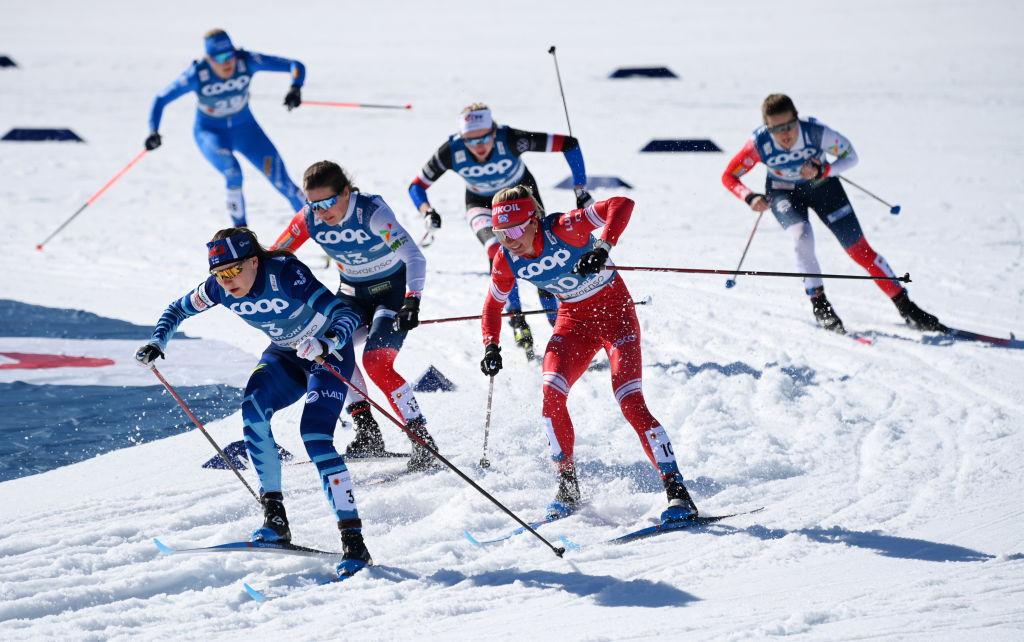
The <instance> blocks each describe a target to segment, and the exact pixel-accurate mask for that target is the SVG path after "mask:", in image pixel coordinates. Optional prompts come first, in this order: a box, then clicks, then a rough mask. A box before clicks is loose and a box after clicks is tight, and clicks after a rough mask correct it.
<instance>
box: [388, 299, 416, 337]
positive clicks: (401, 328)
mask: <svg viewBox="0 0 1024 642" xmlns="http://www.w3.org/2000/svg"><path fill="white" fill-rule="evenodd" d="M419 324H420V298H419V297H418V296H407V297H405V303H404V304H402V309H401V310H399V311H398V314H396V315H395V324H394V327H395V332H408V331H409V330H412V329H413V328H415V327H416V326H418V325H419Z"/></svg>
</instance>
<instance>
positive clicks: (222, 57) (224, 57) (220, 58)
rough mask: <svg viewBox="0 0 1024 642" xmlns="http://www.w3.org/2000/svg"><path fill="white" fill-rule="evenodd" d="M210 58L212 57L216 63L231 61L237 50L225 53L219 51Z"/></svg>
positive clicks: (221, 63)
mask: <svg viewBox="0 0 1024 642" xmlns="http://www.w3.org/2000/svg"><path fill="white" fill-rule="evenodd" d="M210 58H212V59H213V61H214V62H215V63H217V64H219V65H223V64H224V63H226V62H230V61H232V60H234V59H235V52H234V51H225V52H224V53H219V54H217V55H215V56H210Z"/></svg>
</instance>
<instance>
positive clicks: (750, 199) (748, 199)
mask: <svg viewBox="0 0 1024 642" xmlns="http://www.w3.org/2000/svg"><path fill="white" fill-rule="evenodd" d="M758 196H760V197H761V198H764V194H758V193H757V192H751V193H749V194H747V195H746V196H745V197H743V200H745V201H746V202H747V205H750V204H751V203H753V202H754V199H755V198H757V197H758Z"/></svg>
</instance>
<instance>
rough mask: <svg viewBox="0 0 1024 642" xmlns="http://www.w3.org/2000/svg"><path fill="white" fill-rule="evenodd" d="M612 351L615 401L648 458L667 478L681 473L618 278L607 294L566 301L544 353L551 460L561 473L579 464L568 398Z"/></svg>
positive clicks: (625, 292)
mask: <svg viewBox="0 0 1024 642" xmlns="http://www.w3.org/2000/svg"><path fill="white" fill-rule="evenodd" d="M602 348H603V349H604V350H605V352H607V353H608V362H609V364H610V365H611V375H612V387H613V388H614V390H615V399H616V400H617V401H618V402H619V407H620V408H621V410H622V414H623V415H624V416H625V418H626V421H628V422H629V423H630V425H632V426H633V430H635V431H636V433H637V435H638V436H639V437H640V444H641V446H642V447H643V449H644V453H646V455H647V457H648V459H650V460H651V463H652V464H654V466H655V467H656V468H657V469H658V471H659V473H660V474H661V476H662V478H666V477H670V476H672V475H675V474H677V473H678V472H679V468H678V466H677V465H676V460H675V454H674V453H673V451H672V444H671V442H670V441H669V439H668V435H667V434H666V433H665V430H664V428H662V427H661V424H660V423H659V422H658V420H657V419H655V418H654V416H653V415H651V412H650V410H648V409H647V403H646V402H645V401H644V395H643V390H642V387H641V386H642V381H641V378H642V362H641V358H642V357H641V353H640V323H639V321H637V318H636V310H635V309H634V306H633V301H632V298H631V297H630V294H629V290H627V289H626V286H625V284H624V283H623V281H622V279H621V278H615V279H614V280H613V281H612V282H611V283H610V284H609V285H608V286H606V287H605V288H604V289H603V290H602V291H601V292H599V293H598V294H595V295H594V296H592V297H590V298H589V299H585V300H583V301H580V302H578V303H572V302H562V305H561V307H560V308H559V311H558V320H557V321H556V322H555V329H554V333H553V334H552V336H551V340H550V341H549V342H548V345H547V348H546V349H545V352H544V410H543V415H544V421H545V424H546V426H547V429H548V441H549V444H550V446H551V458H552V460H553V461H554V462H555V466H556V468H557V469H558V470H559V472H561V471H565V470H568V469H570V468H572V467H573V466H574V459H573V445H574V442H575V439H576V437H575V432H574V430H573V425H572V420H571V419H570V418H569V411H568V409H567V408H566V400H567V397H568V395H569V389H570V388H572V386H573V384H574V383H576V381H577V380H578V379H579V378H580V376H582V375H583V373H584V372H585V371H586V369H587V367H588V366H589V365H590V362H591V360H592V359H593V358H594V355H596V354H597V351H598V350H600V349H602Z"/></svg>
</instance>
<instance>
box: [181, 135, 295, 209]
mask: <svg viewBox="0 0 1024 642" xmlns="http://www.w3.org/2000/svg"><path fill="white" fill-rule="evenodd" d="M192 134H193V136H194V137H195V139H196V145H198V146H199V151H200V152H202V153H203V156H204V157H205V158H206V160H208V161H209V162H210V164H211V165H213V166H214V168H216V170H217V171H218V172H220V173H221V174H223V175H224V180H225V182H226V184H227V188H228V189H237V190H240V189H242V167H241V166H240V165H239V164H238V160H237V159H236V158H235V155H234V152H238V153H240V154H241V155H242V156H245V158H246V159H248V161H249V162H250V163H252V165H253V167H255V168H256V169H258V170H260V171H261V172H263V175H264V176H266V177H267V180H269V181H270V183H271V185H273V186H274V188H275V189H277V191H278V192H281V195H282V196H284V197H285V198H286V199H288V203H289V204H290V205H291V208H292V211H293V212H297V211H299V209H301V208H302V206H303V205H304V204H305V195H304V194H303V192H302V190H300V189H299V188H298V187H297V186H296V185H295V183H293V182H292V179H291V178H289V177H288V171H287V170H286V169H285V167H284V161H283V160H281V155H280V154H279V153H278V152H277V149H276V148H275V147H274V144H273V143H272V142H270V139H269V138H267V135H266V134H265V133H264V132H263V129H261V128H260V126H259V124H257V123H256V121H255V120H254V119H249V120H242V122H236V123H234V124H232V125H230V126H228V125H225V126H221V127H214V126H211V125H210V123H207V122H201V121H198V120H197V121H196V124H195V126H194V127H193V129H192ZM233 216H235V215H233ZM237 218H239V219H240V222H242V223H244V222H245V204H244V201H243V203H242V205H241V212H240V213H239V216H238V217H237ZM236 222H239V221H236Z"/></svg>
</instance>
